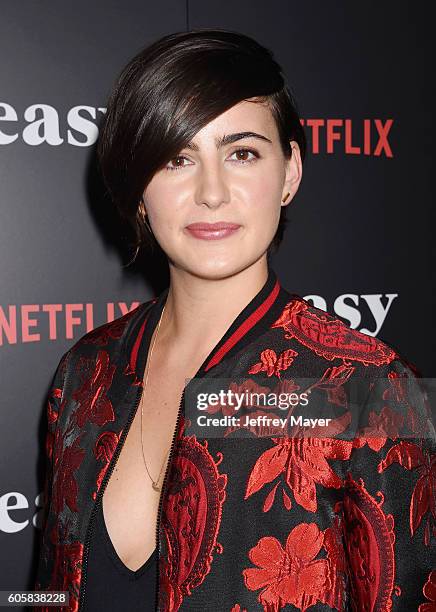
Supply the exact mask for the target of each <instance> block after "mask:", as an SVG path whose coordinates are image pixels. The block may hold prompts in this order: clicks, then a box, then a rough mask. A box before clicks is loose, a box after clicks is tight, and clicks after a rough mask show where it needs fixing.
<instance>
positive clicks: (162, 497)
mask: <svg viewBox="0 0 436 612" xmlns="http://www.w3.org/2000/svg"><path fill="white" fill-rule="evenodd" d="M184 399H185V387H183V391H182V396H181V398H180V403H179V410H178V412H177V418H176V425H175V428H174V433H173V439H172V441H171V447H170V454H169V457H168V463H167V467H166V470H165V476H164V479H163V482H162V490H161V493H160V498H159V506H158V509H157V521H156V547H157V550H158V556H157V563H158V567H157V572H156V600H155V610H156V612H159V560H160V557H161V547H160V537H159V529H160V517H161V512H162V503H163V499H164V494H165V492H166V491H165V489H166V483H167V479H168V474H169V471H170V466H171V459H172V456H173V452H174V446H175V442H176V437H177V431H178V429H179V422H180V416H181V414H182V407H183V402H184Z"/></svg>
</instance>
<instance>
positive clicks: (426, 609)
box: [418, 569, 436, 612]
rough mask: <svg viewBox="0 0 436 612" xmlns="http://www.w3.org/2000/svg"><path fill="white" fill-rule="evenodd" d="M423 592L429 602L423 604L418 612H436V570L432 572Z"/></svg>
mask: <svg viewBox="0 0 436 612" xmlns="http://www.w3.org/2000/svg"><path fill="white" fill-rule="evenodd" d="M422 592H423V593H424V595H425V597H426V598H427V599H428V600H429V601H428V602H426V603H423V604H421V605H420V606H419V608H418V612H436V569H435V570H433V571H431V572H430V575H429V577H428V580H427V582H426V583H425V584H424V587H423V589H422Z"/></svg>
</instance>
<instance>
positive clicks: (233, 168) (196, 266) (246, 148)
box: [144, 100, 302, 279]
mask: <svg viewBox="0 0 436 612" xmlns="http://www.w3.org/2000/svg"><path fill="white" fill-rule="evenodd" d="M291 145H292V147H293V155H292V158H291V159H290V160H287V159H286V158H285V157H284V155H283V152H282V149H281V146H280V142H279V134H278V130H277V126H276V124H275V121H274V118H273V116H272V114H271V111H270V110H269V108H268V107H267V106H266V105H264V104H260V103H254V102H252V101H250V100H248V101H243V102H240V103H238V104H236V105H235V106H233V107H232V108H230V109H229V110H227V111H226V112H224V113H223V114H222V115H220V116H218V117H216V118H215V119H214V120H213V121H211V122H210V123H208V124H207V125H206V126H205V127H204V128H202V129H201V130H200V131H199V132H197V134H196V135H195V137H194V138H193V140H192V141H191V143H189V146H187V147H185V148H184V149H182V150H181V151H180V152H179V154H178V155H177V157H175V158H173V159H172V160H170V161H169V162H168V164H167V165H166V166H165V167H164V168H162V169H160V170H159V171H158V172H157V173H156V174H155V175H154V176H153V178H152V180H151V181H150V183H149V184H148V186H147V188H146V190H145V191H144V203H145V208H146V211H147V215H148V221H149V224H150V226H151V229H152V231H153V233H154V235H155V237H156V240H157V241H158V243H159V244H160V246H161V248H162V249H163V251H164V252H165V253H166V255H167V257H168V259H169V263H170V266H175V267H176V268H180V269H182V270H184V271H186V272H190V273H191V274H194V275H195V276H199V277H202V278H208V279H219V278H225V277H226V276H231V275H233V274H236V273H237V272H240V271H242V270H243V269H245V268H247V267H249V266H250V265H253V264H254V263H256V262H257V261H258V260H259V259H261V258H262V257H265V258H266V252H267V249H268V247H269V245H270V243H271V241H272V239H273V237H274V234H275V232H276V229H277V226H278V222H279V218H280V210H281V206H287V205H288V204H289V203H290V202H291V200H292V198H293V197H294V195H295V193H296V191H297V189H298V186H299V184H300V181H301V175H302V167H301V156H300V151H299V147H298V144H297V143H296V142H295V141H292V142H291ZM288 192H289V194H290V195H289V196H288V197H287V199H286V200H285V202H282V198H283V197H284V196H285V195H286V194H287V193H288ZM208 224H215V227H214V226H213V225H212V227H210V226H209V227H208Z"/></svg>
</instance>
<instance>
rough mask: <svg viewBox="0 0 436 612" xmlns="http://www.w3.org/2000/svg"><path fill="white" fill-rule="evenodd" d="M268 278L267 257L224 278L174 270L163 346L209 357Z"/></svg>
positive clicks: (161, 336) (161, 335) (161, 334)
mask: <svg viewBox="0 0 436 612" xmlns="http://www.w3.org/2000/svg"><path fill="white" fill-rule="evenodd" d="M267 278H268V265H267V260H266V257H263V258H261V259H259V260H258V261H257V262H255V263H254V264H252V265H251V266H250V267H248V268H246V269H244V270H242V271H240V272H237V273H236V274H233V275H232V276H228V277H226V278H222V279H205V278H201V277H198V276H194V275H193V274H191V273H189V272H186V271H185V270H181V269H180V268H175V267H174V266H172V265H171V267H170V287H169V290H168V296H167V300H166V304H165V311H164V313H163V316H162V321H161V327H160V331H159V342H160V343H161V346H166V347H168V350H170V349H176V350H177V351H180V352H181V354H182V355H183V354H184V355H189V354H197V353H198V354H204V355H205V356H206V355H207V354H208V353H209V352H210V350H211V349H212V348H213V347H214V346H215V344H217V342H218V341H219V340H220V339H221V338H222V336H223V335H224V334H225V332H226V331H227V329H228V328H229V327H230V325H231V324H232V322H233V321H234V320H235V319H236V317H237V316H238V315H239V313H240V312H241V311H242V310H243V309H244V308H245V306H247V304H248V303H249V302H250V301H251V300H252V299H253V298H254V296H255V295H256V294H257V293H258V292H259V291H260V290H261V289H262V287H263V285H264V284H265V283H266V280H267Z"/></svg>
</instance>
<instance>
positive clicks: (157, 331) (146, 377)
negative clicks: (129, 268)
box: [141, 303, 170, 492]
mask: <svg viewBox="0 0 436 612" xmlns="http://www.w3.org/2000/svg"><path fill="white" fill-rule="evenodd" d="M165 306H166V303H165V305H164V307H163V310H162V314H161V316H160V319H159V324H158V326H157V329H156V333H155V335H154V339H153V343H152V345H151V348H150V354H149V356H148V359H147V369H146V372H145V382H144V388H143V390H142V397H141V447H142V458H143V459H144V465H145V469H146V470H147V474H148V476H149V478H150V480H151V485H152V487H153V490H154V491H157V492H159V491H160V490H161V487H159V486H158V482H159V479H160V477H161V474H162V470H163V467H164V465H165V461H166V458H167V455H168V453H169V452H170V449H168V451H167V453H166V455H165V458H164V460H163V463H162V467H161V468H160V472H159V476H158V477H157V480H153V478H152V477H151V474H150V472H149V471H148V467H147V462H146V460H145V456H144V440H143V427H142V421H143V417H144V401H143V400H144V392H145V388H146V386H147V380H148V370H149V368H150V361H151V356H152V354H153V348H154V345H155V343H156V340H157V336H158V334H159V327H160V324H161V321H162V318H163V314H164V312H165Z"/></svg>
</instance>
